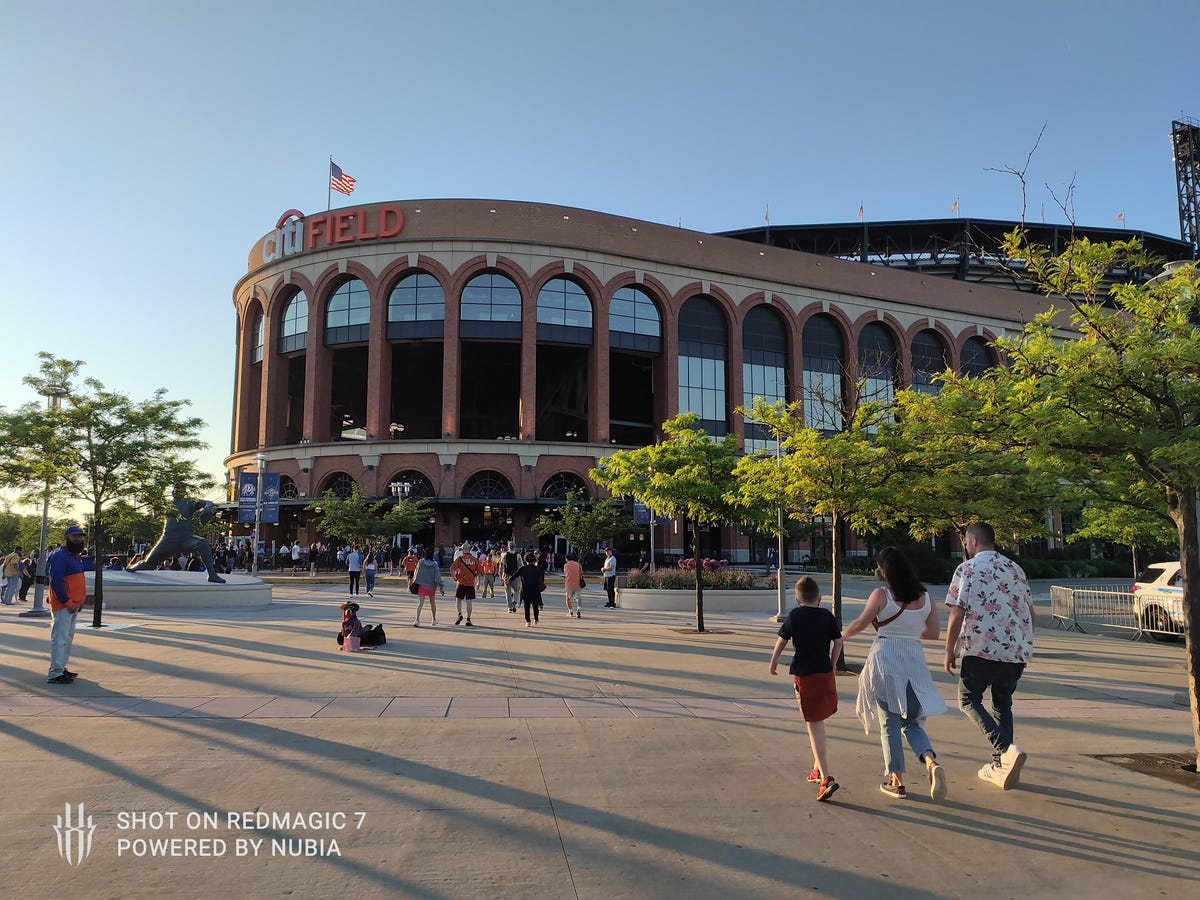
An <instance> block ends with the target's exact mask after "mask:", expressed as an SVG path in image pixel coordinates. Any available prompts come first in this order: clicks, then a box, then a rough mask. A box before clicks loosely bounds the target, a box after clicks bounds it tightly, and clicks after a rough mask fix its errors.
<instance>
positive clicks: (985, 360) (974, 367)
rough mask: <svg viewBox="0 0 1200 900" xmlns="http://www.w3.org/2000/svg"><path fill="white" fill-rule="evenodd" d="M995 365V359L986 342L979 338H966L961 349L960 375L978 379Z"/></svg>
mask: <svg viewBox="0 0 1200 900" xmlns="http://www.w3.org/2000/svg"><path fill="white" fill-rule="evenodd" d="M995 365H996V358H995V356H994V355H993V354H992V348H991V347H989V346H988V345H987V341H985V340H984V339H983V338H980V337H973V338H967V340H966V343H964V344H963V348H962V373H963V374H964V375H969V376H970V377H971V378H979V377H980V376H981V375H983V373H984V372H986V371H987V370H988V369H990V368H992V367H993V366H995Z"/></svg>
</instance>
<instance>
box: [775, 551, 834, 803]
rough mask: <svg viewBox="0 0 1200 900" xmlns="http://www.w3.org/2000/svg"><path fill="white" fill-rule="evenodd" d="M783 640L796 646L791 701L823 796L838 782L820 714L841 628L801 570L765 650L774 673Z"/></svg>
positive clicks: (829, 705) (829, 694)
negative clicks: (791, 602) (792, 601)
mask: <svg viewBox="0 0 1200 900" xmlns="http://www.w3.org/2000/svg"><path fill="white" fill-rule="evenodd" d="M781 574H782V573H781ZM788 641H791V642H792V643H793V644H794V645H795V647H796V656H795V658H794V659H793V660H792V665H791V667H790V669H789V670H788V671H790V672H791V674H792V679H793V684H794V686H795V690H796V702H797V703H798V704H799V706H800V714H801V715H802V716H803V717H804V724H805V725H806V726H807V727H808V742H809V744H810V745H811V747H812V752H813V768H812V771H811V772H809V773H808V780H809V781H811V782H815V783H816V785H817V799H818V800H828V799H829V798H830V797H832V796H833V794H834V792H835V791H836V790H837V789H838V783H837V782H836V781H834V780H833V776H832V775H830V774H829V760H828V758H827V756H826V753H825V720H826V719H828V718H829V717H830V716H832V715H833V714H834V713H835V712H837V699H838V698H837V677H836V676H835V675H834V673H833V669H834V666H835V665H836V664H837V659H838V657H839V656H840V655H841V653H842V630H841V628H840V627H838V623H837V619H835V618H834V617H833V613H831V612H830V611H829V610H827V609H822V608H821V588H820V587H819V586H818V585H817V583H816V581H814V580H813V579H812V578H810V577H808V576H807V575H805V576H804V577H803V578H801V579H800V580H799V581H797V582H796V606H795V608H794V609H793V610H792V611H791V612H790V613H788V617H787V618H786V619H784V621H783V624H782V625H780V626H779V637H778V639H776V641H775V650H774V652H772V654H771V674H772V675H776V674H778V673H777V671H776V665H777V663H778V662H779V655H780V654H781V653H783V649H784V647H786V646H787V645H788Z"/></svg>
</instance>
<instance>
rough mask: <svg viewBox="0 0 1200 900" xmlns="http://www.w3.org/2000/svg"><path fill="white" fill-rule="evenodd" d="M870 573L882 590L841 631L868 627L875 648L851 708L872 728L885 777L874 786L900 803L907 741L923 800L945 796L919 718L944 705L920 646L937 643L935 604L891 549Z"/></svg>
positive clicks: (935, 712)
mask: <svg viewBox="0 0 1200 900" xmlns="http://www.w3.org/2000/svg"><path fill="white" fill-rule="evenodd" d="M875 574H876V575H877V576H878V577H879V579H880V580H881V581H882V582H883V584H884V586H883V587H880V588H876V589H875V590H874V591H872V592H871V596H870V597H869V598H868V599H867V606H866V609H864V610H863V612H862V615H861V616H859V617H858V618H857V619H855V620H854V621H853V622H851V623H850V625H848V626H847V627H846V628H845V629H844V630H843V631H842V637H843V638H847V639H848V638H850V637H852V636H853V635H856V634H858V633H859V632H860V631H863V630H864V629H865V628H866V627H867V626H868V625H873V626H875V630H876V634H875V643H873V644H872V645H871V650H870V652H869V653H868V654H867V661H866V663H865V664H864V665H863V670H862V673H861V674H860V675H859V676H858V701H857V702H856V703H855V706H854V711H855V712H856V713H857V714H858V717H859V718H860V719H862V722H863V728H864V729H865V730H866V731H867V733H870V731H871V721H872V720H875V721H877V722H878V723H879V729H880V735H879V737H880V743H881V744H882V745H883V771H884V775H886V776H887V780H886V781H884V783H883V784H881V785H880V786H879V789H880V790H881V791H883V793H885V794H887V795H888V796H889V797H895V798H897V799H904V798H906V797H907V796H908V792H907V789H906V788H905V787H904V747H903V744H902V743H901V736H903V737H904V738H905V739H907V741H908V745H909V747H911V748H912V751H913V753H914V754H916V756H917V759H918V760H920V761H921V763H922V765H923V766H924V767H925V771H926V774H927V775H928V777H929V785H930V787H929V795H930V796H931V797H932V798H933V799H934V800H941V799H943V798H944V797H945V796H946V793H947V788H946V775H945V773H944V772H943V771H942V767H941V766H939V765H938V763H937V754H936V753H934V751H933V745H932V744H931V743H930V741H929V736H928V735H927V734H926V733H925V717H926V716H936V715H938V714H940V713H944V712H946V703H945V701H943V700H942V698H941V695H940V694H938V692H937V688H935V687H934V685H933V678H932V676H931V675H930V674H929V665H928V664H927V663H926V662H925V654H924V652H923V651H922V650H921V641H922V640H923V639H924V640H930V641H933V640H937V639H938V637H939V636H940V635H941V623H940V621H939V619H938V611H937V607H936V606H935V605H934V603H933V600H932V598H930V596H929V592H928V591H926V590H925V586H924V585H923V584H921V582H920V581H918V580H917V576H916V573H914V572H913V568H912V565H911V564H910V563H909V561H908V559H907V558H906V557H905V556H904V555H903V554H902V553H900V551H898V550H897V549H896V548H895V547H884V548H883V549H882V550H881V551H879V557H878V565H877V566H876V569H875Z"/></svg>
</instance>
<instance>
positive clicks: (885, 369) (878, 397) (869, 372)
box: [858, 322, 896, 403]
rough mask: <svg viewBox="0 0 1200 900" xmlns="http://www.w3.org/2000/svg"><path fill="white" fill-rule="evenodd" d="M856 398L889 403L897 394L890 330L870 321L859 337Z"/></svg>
mask: <svg viewBox="0 0 1200 900" xmlns="http://www.w3.org/2000/svg"><path fill="white" fill-rule="evenodd" d="M858 377H859V380H860V382H861V383H862V390H861V391H860V393H859V400H860V401H861V402H864V403H891V402H892V400H893V398H895V396H896V342H895V341H894V340H892V335H891V332H889V331H888V330H887V328H885V327H884V326H883V325H880V324H879V323H878V322H872V323H871V324H869V325H868V326H867V327H866V328H864V329H863V330H862V333H861V334H859V336H858Z"/></svg>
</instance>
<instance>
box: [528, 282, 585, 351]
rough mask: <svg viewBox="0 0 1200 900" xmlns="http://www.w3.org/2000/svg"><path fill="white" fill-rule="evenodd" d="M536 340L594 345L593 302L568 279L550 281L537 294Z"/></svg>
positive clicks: (581, 289)
mask: <svg viewBox="0 0 1200 900" xmlns="http://www.w3.org/2000/svg"><path fill="white" fill-rule="evenodd" d="M537 326H538V327H537V337H538V340H539V341H552V342H554V343H557V344H583V345H585V346H590V345H591V343H592V301H591V300H590V299H589V298H588V295H587V294H586V293H585V292H584V290H583V288H581V287H580V286H579V285H577V284H576V283H575V282H573V281H571V280H570V279H569V278H551V279H550V280H549V281H547V282H546V285H545V287H543V288H542V289H541V290H540V291H538V298H537Z"/></svg>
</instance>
